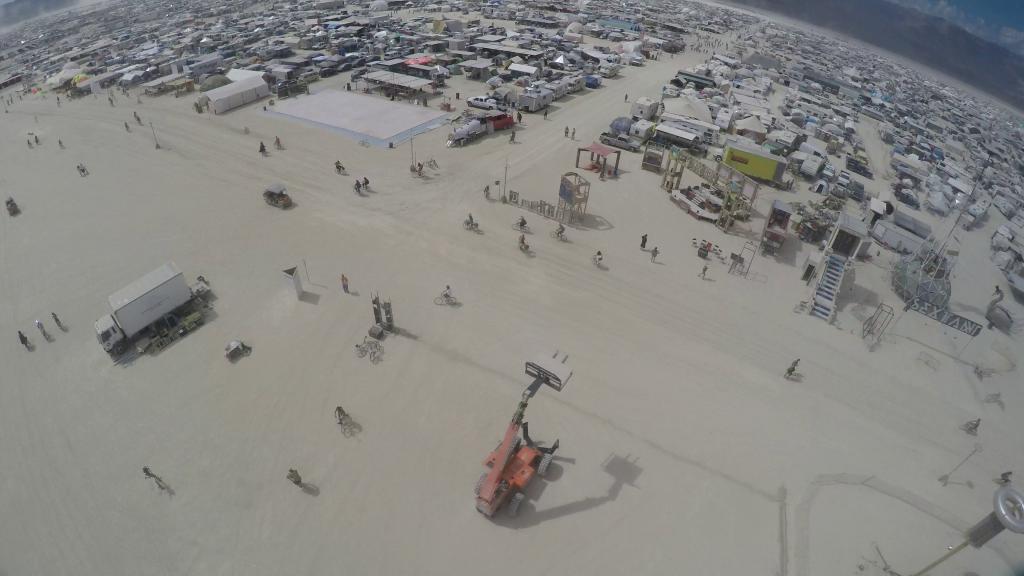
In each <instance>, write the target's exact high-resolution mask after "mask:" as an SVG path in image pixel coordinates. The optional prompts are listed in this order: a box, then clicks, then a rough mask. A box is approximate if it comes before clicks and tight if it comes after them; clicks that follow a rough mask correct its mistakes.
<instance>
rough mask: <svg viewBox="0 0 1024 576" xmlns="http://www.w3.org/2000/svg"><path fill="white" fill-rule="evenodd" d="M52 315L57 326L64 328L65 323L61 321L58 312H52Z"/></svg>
mask: <svg viewBox="0 0 1024 576" xmlns="http://www.w3.org/2000/svg"><path fill="white" fill-rule="evenodd" d="M50 317H51V318H53V323H54V324H56V325H57V328H60V329H61V330H63V329H64V324H62V323H61V321H60V317H59V316H57V313H56V312H50Z"/></svg>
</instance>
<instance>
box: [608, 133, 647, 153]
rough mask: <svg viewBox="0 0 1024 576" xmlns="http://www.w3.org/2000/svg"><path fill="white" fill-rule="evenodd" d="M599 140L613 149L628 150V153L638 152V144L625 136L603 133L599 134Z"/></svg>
mask: <svg viewBox="0 0 1024 576" xmlns="http://www.w3.org/2000/svg"><path fill="white" fill-rule="evenodd" d="M600 140H601V143H602V144H607V145H608V146H611V147H613V148H621V149H623V150H629V151H630V152H639V151H640V143H639V142H637V141H636V140H633V139H632V138H630V137H629V136H626V135H625V134H613V133H611V132H604V133H602V134H601V138H600Z"/></svg>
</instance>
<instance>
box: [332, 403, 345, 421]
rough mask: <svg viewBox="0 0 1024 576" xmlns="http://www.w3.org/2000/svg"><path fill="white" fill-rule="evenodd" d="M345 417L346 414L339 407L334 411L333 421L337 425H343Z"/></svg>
mask: <svg viewBox="0 0 1024 576" xmlns="http://www.w3.org/2000/svg"><path fill="white" fill-rule="evenodd" d="M347 416H348V413H346V412H345V409H344V408H342V407H341V406H338V407H337V408H335V409H334V419H335V420H337V421H338V424H344V423H345V418H346V417H347Z"/></svg>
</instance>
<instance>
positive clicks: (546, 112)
mask: <svg viewBox="0 0 1024 576" xmlns="http://www.w3.org/2000/svg"><path fill="white" fill-rule="evenodd" d="M544 119H545V120H547V119H548V109H547V108H545V109H544Z"/></svg>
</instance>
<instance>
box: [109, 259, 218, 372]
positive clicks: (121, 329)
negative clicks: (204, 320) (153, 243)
mask: <svg viewBox="0 0 1024 576" xmlns="http://www.w3.org/2000/svg"><path fill="white" fill-rule="evenodd" d="M200 287H201V288H200ZM207 288H208V287H207V286H206V284H205V281H202V280H201V281H200V283H199V285H197V289H195V290H194V289H193V288H190V287H189V285H188V283H187V282H186V281H185V276H184V275H183V274H182V273H181V270H178V267H177V266H176V265H175V264H174V263H173V262H168V263H167V264H164V265H163V266H161V267H159V268H157V269H156V270H153V271H152V272H150V273H148V274H146V275H145V276H143V277H142V278H139V279H138V280H136V281H135V282H132V283H131V284H129V285H127V286H125V287H124V288H122V289H120V290H118V291H117V292H114V293H113V294H111V295H110V298H108V300H109V302H110V309H111V310H112V313H110V314H107V315H106V316H103V317H101V318H100V319H99V320H97V321H96V323H95V324H94V326H95V328H96V339H97V340H99V342H100V345H101V346H103V349H104V350H106V351H107V352H109V353H110V354H111V355H115V354H119V353H120V352H122V351H124V350H125V348H126V346H127V345H128V343H129V342H130V341H131V340H132V338H134V337H135V336H137V335H139V334H140V333H141V332H143V331H144V330H145V329H146V328H148V327H149V326H152V325H153V324H154V323H155V322H157V321H159V320H161V319H163V318H165V317H167V316H168V315H170V314H172V313H174V312H175V311H178V310H180V309H182V308H183V307H185V306H186V305H188V304H190V303H191V302H192V301H193V298H195V297H197V296H198V295H199V294H200V293H205V291H206V289H207Z"/></svg>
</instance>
